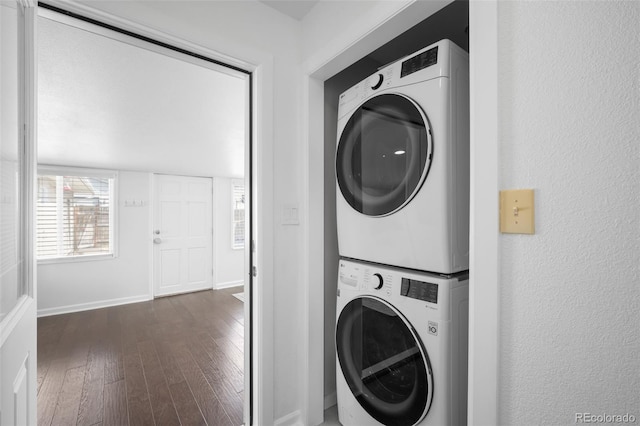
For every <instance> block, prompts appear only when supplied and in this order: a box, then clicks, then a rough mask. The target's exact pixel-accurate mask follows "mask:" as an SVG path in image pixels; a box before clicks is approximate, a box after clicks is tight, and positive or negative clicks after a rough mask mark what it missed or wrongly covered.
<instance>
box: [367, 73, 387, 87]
mask: <svg viewBox="0 0 640 426" xmlns="http://www.w3.org/2000/svg"><path fill="white" fill-rule="evenodd" d="M383 81H384V76H383V75H382V74H376V75H374V76H372V77H370V78H369V86H371V88H372V89H373V90H376V89H378V88H379V87H380V86H382V82H383Z"/></svg>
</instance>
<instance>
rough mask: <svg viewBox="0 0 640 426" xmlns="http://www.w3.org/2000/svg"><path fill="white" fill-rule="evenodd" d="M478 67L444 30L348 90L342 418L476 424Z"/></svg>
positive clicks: (343, 107)
mask: <svg viewBox="0 0 640 426" xmlns="http://www.w3.org/2000/svg"><path fill="white" fill-rule="evenodd" d="M468 70H469V60H468V54H467V53H466V52H465V51H464V50H462V49H461V48H459V47H458V46H456V45H455V44H454V43H452V42H451V41H449V40H442V41H440V42H438V43H435V44H433V45H431V46H428V47H426V48H424V49H422V50H420V51H418V52H416V53H415V54H413V55H410V56H407V57H405V58H403V59H401V60H399V61H397V62H395V63H393V64H390V65H388V66H386V67H384V68H381V69H380V70H379V71H378V72H377V73H376V74H374V75H373V76H371V77H369V78H367V79H366V80H364V81H362V82H360V83H359V84H357V85H355V86H354V87H352V88H351V89H349V90H347V91H346V92H344V93H342V94H341V95H340V100H339V102H340V103H339V107H338V146H337V150H336V178H337V186H338V191H337V224H338V248H339V254H340V262H339V265H340V266H339V278H338V291H337V294H338V297H337V310H336V314H337V321H336V351H337V365H338V368H337V370H338V371H337V396H338V416H339V420H340V422H341V423H342V424H343V425H344V426H367V425H379V424H383V425H407V426H412V425H421V426H427V425H463V424H466V406H467V346H468V345H467V336H468V306H469V296H468V294H469V291H468V276H469V275H468V266H469V71H468Z"/></svg>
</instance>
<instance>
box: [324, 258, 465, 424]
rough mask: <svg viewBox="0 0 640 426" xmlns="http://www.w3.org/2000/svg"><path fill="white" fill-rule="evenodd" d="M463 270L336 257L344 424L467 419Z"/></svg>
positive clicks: (340, 402)
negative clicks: (443, 272) (450, 272)
mask: <svg viewBox="0 0 640 426" xmlns="http://www.w3.org/2000/svg"><path fill="white" fill-rule="evenodd" d="M468 312H469V285H468V275H467V274H457V276H451V277H442V276H438V275H435V274H429V273H420V272H416V271H412V270H406V269H400V268H390V267H383V266H380V265H377V264H369V263H364V262H356V261H352V260H347V259H341V260H340V269H339V278H338V298H337V310H336V316H337V321H336V351H337V355H336V357H337V364H336V365H337V366H338V367H337V383H336V385H337V396H338V416H339V420H340V423H341V424H342V425H343V426H364V425H367V426H369V425H381V424H382V425H387V426H391V425H396V426H412V425H421V426H427V425H465V424H466V417H467V348H468V343H467V338H468V318H469V314H468Z"/></svg>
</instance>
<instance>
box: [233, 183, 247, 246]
mask: <svg viewBox="0 0 640 426" xmlns="http://www.w3.org/2000/svg"><path fill="white" fill-rule="evenodd" d="M231 195H232V198H233V199H232V200H231V206H232V207H231V208H232V212H231V232H232V236H231V247H232V248H234V249H243V248H244V182H242V181H232V182H231Z"/></svg>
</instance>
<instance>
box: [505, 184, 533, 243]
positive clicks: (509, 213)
mask: <svg viewBox="0 0 640 426" xmlns="http://www.w3.org/2000/svg"><path fill="white" fill-rule="evenodd" d="M534 207H535V205H534V197H533V189H510V190H505V191H500V232H502V233H503V234H534V233H535V208H534Z"/></svg>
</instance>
